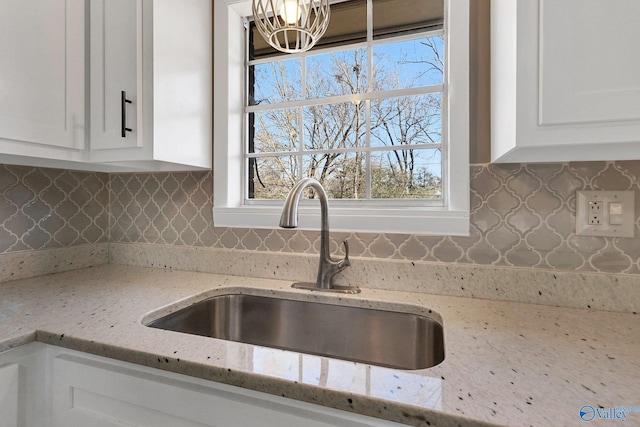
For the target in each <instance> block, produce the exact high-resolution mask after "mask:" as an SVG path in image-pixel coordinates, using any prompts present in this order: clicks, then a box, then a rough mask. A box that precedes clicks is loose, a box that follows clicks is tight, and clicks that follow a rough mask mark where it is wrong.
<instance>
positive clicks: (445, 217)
mask: <svg viewBox="0 0 640 427" xmlns="http://www.w3.org/2000/svg"><path fill="white" fill-rule="evenodd" d="M281 212H282V208H280V207H274V206H243V207H215V208H214V209H213V222H214V224H215V226H216V227H234V228H278V224H279V222H280V214H281ZM298 214H299V215H298V217H299V228H300V229H303V230H318V229H319V228H320V209H319V208H318V207H315V208H313V207H309V208H307V207H300V209H299V211H298ZM329 225H330V229H331V230H332V231H343V232H360V233H403V234H428V235H452V236H468V235H469V213H468V212H465V211H444V210H442V209H439V208H408V209H407V208H386V209H349V208H335V207H333V208H329Z"/></svg>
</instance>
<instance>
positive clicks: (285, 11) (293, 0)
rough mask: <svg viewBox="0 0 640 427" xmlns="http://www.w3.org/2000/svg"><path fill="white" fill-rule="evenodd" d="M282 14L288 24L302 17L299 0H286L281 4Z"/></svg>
mask: <svg viewBox="0 0 640 427" xmlns="http://www.w3.org/2000/svg"><path fill="white" fill-rule="evenodd" d="M280 16H281V17H282V19H284V20H285V22H286V23H287V24H288V25H293V24H295V23H297V22H298V19H300V7H299V6H298V0H284V1H283V2H282V5H281V6H280Z"/></svg>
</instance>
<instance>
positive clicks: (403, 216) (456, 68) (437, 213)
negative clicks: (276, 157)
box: [213, 0, 469, 236]
mask: <svg viewBox="0 0 640 427" xmlns="http://www.w3.org/2000/svg"><path fill="white" fill-rule="evenodd" d="M444 2H445V11H446V13H445V24H444V25H445V38H446V40H445V49H446V53H445V60H446V61H447V64H446V67H445V70H446V76H445V94H446V100H445V101H446V105H447V108H446V111H445V112H444V113H445V117H444V118H443V134H446V140H447V141H448V144H447V145H446V147H445V149H444V150H443V152H442V161H443V166H444V167H443V170H444V174H443V175H444V176H443V182H444V183H445V185H444V188H443V190H444V194H443V196H444V199H445V206H444V207H426V206H425V207H420V206H389V205H388V204H384V205H383V204H380V206H376V205H375V201H367V203H366V204H365V206H362V207H341V206H340V207H338V206H331V202H329V217H330V224H331V229H332V230H336V231H349V232H374V233H381V232H385V233H409V234H435V235H458V236H466V235H468V234H469V1H468V0H444ZM250 14H251V1H247V0H215V1H214V92H213V93H214V105H213V110H214V112H213V120H214V125H213V130H214V131H213V139H214V145H213V153H214V154H213V175H214V180H213V183H214V185H213V189H214V192H213V222H214V225H215V226H216V227H241V228H277V227H278V223H279V222H280V213H281V211H282V208H281V204H280V205H273V204H265V205H256V204H253V203H252V204H245V197H244V196H245V195H244V186H243V179H244V177H243V173H244V170H245V169H244V167H243V162H244V150H243V141H244V137H245V132H246V130H245V126H244V124H245V121H244V117H245V114H244V104H245V99H246V82H245V75H246V73H245V61H246V58H245V52H246V48H245V44H244V29H243V17H245V16H249V15H250ZM443 139H444V135H443ZM299 212H300V215H299V225H300V228H301V229H309V230H317V229H319V228H320V209H319V207H318V206H314V205H310V206H302V207H301V208H300V211H299Z"/></svg>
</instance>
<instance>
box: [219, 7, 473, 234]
mask: <svg viewBox="0 0 640 427" xmlns="http://www.w3.org/2000/svg"><path fill="white" fill-rule="evenodd" d="M441 1H442V0H441ZM401 3H402V6H400V4H399V0H368V1H367V0H351V1H347V2H341V3H337V4H334V5H332V24H331V26H330V28H329V30H327V33H326V34H325V36H324V37H323V39H321V40H320V46H317V47H316V48H314V50H312V51H310V52H306V53H304V54H296V55H279V54H277V53H276V52H275V51H270V50H269V49H268V48H266V46H267V45H266V44H265V43H263V42H262V41H261V39H260V38H259V37H260V36H259V35H253V32H252V30H251V27H247V25H246V21H245V19H244V17H245V16H249V15H250V2H246V1H245V2H238V1H233V0H227V1H226V2H215V5H216V6H215V7H216V9H215V15H214V16H215V20H216V23H215V27H214V28H215V35H214V57H215V59H214V64H215V72H216V75H215V76H216V77H215V82H214V95H215V97H214V224H215V225H216V226H234V227H267V228H274V227H277V224H278V220H279V216H280V206H281V204H282V202H281V200H282V199H283V198H284V197H285V196H286V194H287V193H288V191H289V189H290V188H291V187H292V186H293V185H294V184H295V182H297V180H298V179H300V178H302V177H304V176H312V177H314V178H316V179H318V180H319V181H321V182H322V183H323V186H324V187H325V189H326V190H327V193H328V195H329V197H330V198H331V199H332V200H331V201H330V221H331V228H332V229H334V230H336V229H341V230H346V231H372V232H406V233H419V234H455V235H464V234H467V233H468V212H469V200H468V199H469V163H468V143H469V142H468V141H469V139H468V2H467V1H460V0H455V1H452V0H444V10H445V11H446V13H445V14H444V19H443V17H442V15H443V13H442V9H443V8H442V6H440V13H439V14H438V13H435V15H433V13H432V12H433V10H434V9H433V8H431V9H429V8H424V5H427V4H435V5H437V4H438V3H439V2H438V1H432V0H429V1H424V0H421V1H409V2H408V1H406V0H404V1H402V2H401ZM410 5H411V6H414V7H415V8H416V9H413V11H411V7H410ZM367 7H368V8H369V9H367ZM421 8H422V9H421ZM437 9H438V8H437V6H436V8H435V10H436V11H437ZM398 10H402V11H407V10H409V11H410V13H409V14H407V13H400V14H398V13H395V12H397V11H398ZM421 14H422V15H421ZM430 14H431V15H430ZM432 15H433V16H432ZM438 15H439V16H438ZM415 16H421V18H420V19H413V18H414V17H415ZM380 17H383V18H380ZM407 17H409V18H412V19H409V20H407ZM334 20H335V22H336V24H335V25H334V24H333V22H334ZM245 28H248V29H247V30H246V31H245ZM247 39H248V40H249V42H250V49H249V52H250V55H249V56H250V58H245V57H244V53H245V52H247V48H246V44H245V43H246V41H247ZM316 205H317V202H315V201H309V202H308V203H307V204H306V205H305V207H303V208H302V209H301V214H300V223H301V227H302V228H319V224H320V222H319V220H318V219H317V217H318V216H319V209H318V207H317V206H316Z"/></svg>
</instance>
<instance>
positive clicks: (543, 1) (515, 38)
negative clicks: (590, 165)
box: [491, 0, 640, 162]
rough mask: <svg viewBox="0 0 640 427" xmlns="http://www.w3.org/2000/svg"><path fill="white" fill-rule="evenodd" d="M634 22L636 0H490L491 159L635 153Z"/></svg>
mask: <svg viewBox="0 0 640 427" xmlns="http://www.w3.org/2000/svg"><path fill="white" fill-rule="evenodd" d="M639 22H640V2H639V1H637V0H618V1H615V2H609V1H602V0H519V1H513V0H492V2H491V49H492V51H491V56H492V57H491V73H492V77H491V86H492V87H491V92H492V96H491V128H492V144H491V150H492V160H493V161H494V162H554V161H579V160H627V159H640V25H639V24H638V23H639Z"/></svg>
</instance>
